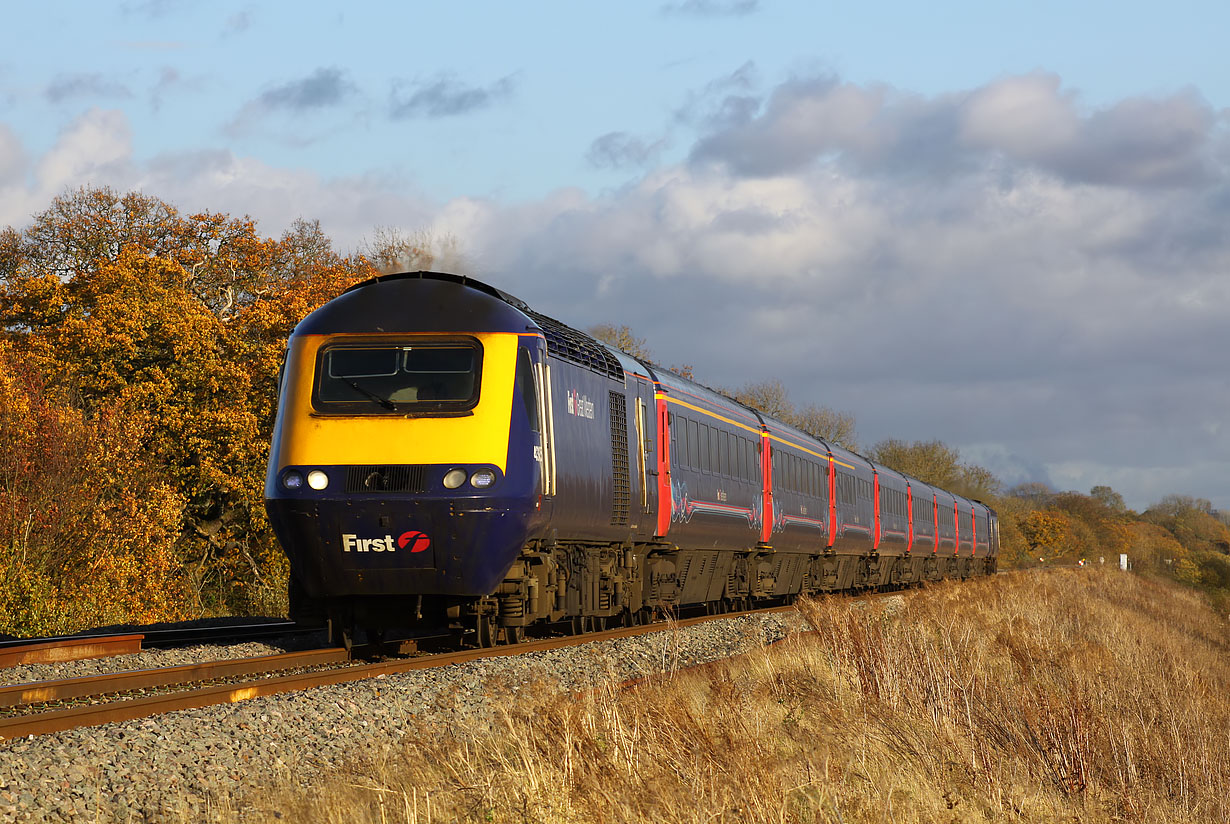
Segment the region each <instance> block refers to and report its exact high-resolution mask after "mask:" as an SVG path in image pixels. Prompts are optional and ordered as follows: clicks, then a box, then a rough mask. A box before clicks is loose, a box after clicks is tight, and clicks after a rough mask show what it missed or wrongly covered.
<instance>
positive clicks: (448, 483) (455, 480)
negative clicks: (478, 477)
mask: <svg viewBox="0 0 1230 824" xmlns="http://www.w3.org/2000/svg"><path fill="white" fill-rule="evenodd" d="M465 482H466V471H465V470H464V469H452V470H449V473H448V474H447V475H445V476H444V486H445V487H447V488H448V489H456V488H457V487H459V486H461V485H462V484H463V483H465Z"/></svg>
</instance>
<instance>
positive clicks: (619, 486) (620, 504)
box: [611, 392, 632, 526]
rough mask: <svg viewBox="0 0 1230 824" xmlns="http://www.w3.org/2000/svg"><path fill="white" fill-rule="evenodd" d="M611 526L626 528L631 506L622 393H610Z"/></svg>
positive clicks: (626, 412) (625, 422) (626, 407)
mask: <svg viewBox="0 0 1230 824" xmlns="http://www.w3.org/2000/svg"><path fill="white" fill-rule="evenodd" d="M611 478H612V479H614V481H615V486H614V487H613V488H612V490H611V526H627V524H628V509H629V508H630V507H631V505H632V488H631V487H630V486H629V484H628V399H627V398H625V397H624V393H623V392H612V393H611Z"/></svg>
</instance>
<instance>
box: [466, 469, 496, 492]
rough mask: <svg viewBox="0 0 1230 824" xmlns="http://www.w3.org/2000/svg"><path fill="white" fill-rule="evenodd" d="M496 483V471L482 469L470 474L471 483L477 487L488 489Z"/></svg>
mask: <svg viewBox="0 0 1230 824" xmlns="http://www.w3.org/2000/svg"><path fill="white" fill-rule="evenodd" d="M493 483H495V473H494V472H492V471H491V470H490V469H480V470H478V471H477V472H475V473H474V474H473V475H471V476H470V485H471V486H473V487H474V488H475V489H486V488H487V487H489V486H491V485H492V484H493Z"/></svg>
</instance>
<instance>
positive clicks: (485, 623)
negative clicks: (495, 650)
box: [474, 614, 495, 649]
mask: <svg viewBox="0 0 1230 824" xmlns="http://www.w3.org/2000/svg"><path fill="white" fill-rule="evenodd" d="M474 646H476V647H478V648H479V649H487V648H489V647H494V646H495V619H494V618H493V617H491V616H490V615H482V614H479V615H476V616H475V617H474Z"/></svg>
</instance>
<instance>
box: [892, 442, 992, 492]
mask: <svg viewBox="0 0 1230 824" xmlns="http://www.w3.org/2000/svg"><path fill="white" fill-rule="evenodd" d="M868 457H870V458H871V460H873V461H875V462H876V463H881V464H884V465H885V466H887V467H888V468H889V469H895V470H897V471H898V472H903V473H905V474H906V475H909V476H911V477H914V478H917V479H918V480H920V481H922V482H923V483H928V484H931V485H933V486H938V487H940V488H941V489H947V490H948V491H949V492H955V493H957V494H958V495H964V496H965V497H967V498H973V499H975V500H980V501H988V500H990V499H992V498H993V497H994V496H995V495H996V494H997V493H998V492H999V486H1000V484H999V480H998V479H997V478H996V477H995V476H994V474H992V473H991V472H990V471H989V470H987V469H985V468H983V467H980V466H977V465H975V464H966V463H963V462H962V461H961V453H960V452H959V451H958V450H956V449H954V448H953V447H950V446H948V445H947V444H945V443H943V442H942V441H914V442H913V443H908V442H906V441H901V440H897V439H895V438H890V439H888V440H884V441H880V442H879V443H878V444H876V445H875V446H874V447H872V449H871V454H870V455H869V456H868Z"/></svg>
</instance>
